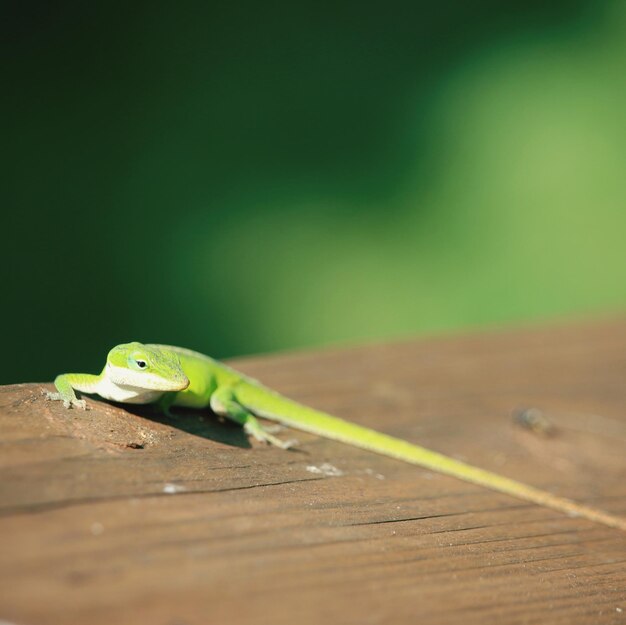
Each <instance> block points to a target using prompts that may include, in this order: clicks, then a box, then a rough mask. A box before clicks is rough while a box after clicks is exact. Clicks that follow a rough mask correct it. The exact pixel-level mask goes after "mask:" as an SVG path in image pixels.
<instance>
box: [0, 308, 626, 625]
mask: <svg viewBox="0 0 626 625" xmlns="http://www.w3.org/2000/svg"><path fill="white" fill-rule="evenodd" d="M193 347H196V348H197V347H200V348H201V346H193ZM232 364H235V365H236V366H237V367H238V368H240V369H241V370H243V371H245V372H246V373H248V374H250V375H252V376H254V377H257V378H259V379H261V380H262V381H264V382H265V383H266V384H268V385H270V386H273V387H274V388H276V389H278V390H280V391H282V392H283V393H285V394H287V395H289V396H290V397H292V398H294V399H296V400H298V401H302V402H304V403H307V404H310V405H313V406H315V407H317V408H320V409H322V410H326V411H328V412H331V413H334V414H337V415H340V416H343V417H345V418H347V419H351V420H354V421H357V422H359V423H361V424H364V425H367V426H371V427H374V428H377V429H379V430H383V431H385V432H387V433H390V434H393V435H396V436H400V437H404V438H407V439H409V440H412V441H415V442H418V443H420V444H422V445H425V446H427V447H431V448H433V449H436V450H438V451H441V452H443V453H446V454H449V455H451V456H454V457H456V458H461V459H463V460H466V461H469V462H471V463H473V464H476V465H479V466H481V467H484V468H487V469H491V470H494V471H497V472H500V473H502V474H505V475H507V476H510V477H513V478H516V479H519V480H522V481H525V482H527V483H530V484H533V485H535V486H539V487H541V488H546V489H549V490H551V491H552V492H555V493H558V494H561V495H564V496H567V497H571V498H574V499H577V500H579V501H581V502H584V503H587V504H589V505H593V506H596V507H600V508H603V509H605V510H608V511H610V512H612V513H614V514H619V515H623V516H626V452H625V450H626V384H625V382H626V321H624V320H617V321H611V322H603V323H596V324H577V325H564V326H561V327H550V328H542V329H526V330H519V331H508V332H502V333H488V334H482V335H472V336H462V337H454V338H450V339H432V340H425V341H417V342H405V343H396V344H389V345H375V346H366V347H354V348H349V349H341V350H325V351H320V352H316V353H303V354H287V355H278V356H271V357H262V358H251V359H242V360H239V361H237V362H234V363H232ZM44 388H51V385H50V384H45V385H42V384H24V385H15V386H5V387H0V621H1V620H2V619H4V620H6V621H8V622H10V623H14V624H15V625H39V624H42V625H61V624H62V625H66V624H72V625H74V624H76V625H82V624H89V625H100V624H103V625H104V624H107V625H108V624H110V623H129V624H133V625H134V624H139V625H142V624H144V623H145V624H151V625H152V624H155V625H201V624H202V625H204V624H207V623H208V624H213V623H215V624H218V623H219V624H222V623H228V624H230V625H239V624H241V625H243V624H265V623H267V624H272V625H282V624H285V625H287V624H293V623H298V624H300V625H307V624H318V623H325V624H328V623H333V624H334V623H339V624H344V623H346V624H348V623H355V624H356V623H359V624H361V623H364V624H367V623H371V624H378V623H417V622H419V623H427V624H431V623H432V624H451V623H459V622H463V623H470V624H472V623H481V624H483V623H499V624H500V623H503V624H517V623H519V624H522V623H523V624H528V625H530V624H533V623H542V624H545V623H555V624H556V623H563V624H572V623H611V624H612V623H620V624H624V623H626V533H624V532H620V531H618V530H614V529H610V528H607V527H603V526H601V525H597V524H594V523H591V522H588V521H585V520H582V519H577V518H569V517H567V516H563V515H561V514H559V513H557V512H554V511H552V510H548V509H544V508H540V507H538V506H534V505H530V504H527V503H524V502H521V501H518V500H516V499H512V498H510V497H508V496H505V495H500V494H497V493H493V492H490V491H487V490H484V489H482V488H479V487H476V486H472V485H470V484H465V483H463V482H460V481H458V480H455V479H452V478H448V477H444V476H440V475H435V474H433V473H430V472H428V471H426V470H420V469H416V468H415V467H412V466H408V465H404V464H402V463H400V462H397V461H393V460H390V459H386V458H382V457H378V456H375V455H373V454H370V453H367V452H364V451H359V450H356V449H352V448H350V447H347V446H345V445H341V444H339V443H332V442H329V441H324V440H320V439H318V438H316V437H314V436H310V435H305V434H298V435H297V437H298V439H299V441H300V446H299V450H298V451H292V452H285V451H281V450H279V449H273V448H268V447H264V446H259V445H256V444H253V445H252V446H251V445H250V444H249V443H248V442H247V440H246V439H245V437H244V436H243V435H242V433H241V431H240V430H239V429H237V428H236V427H235V426H233V425H230V424H223V423H220V422H219V421H218V420H217V419H216V418H215V417H214V416H212V415H210V414H208V413H206V414H194V413H191V412H187V413H181V414H180V415H178V416H177V417H176V418H174V419H164V418H162V417H158V416H156V415H154V414H152V413H151V412H150V411H149V410H147V409H135V408H132V409H131V410H128V409H127V408H123V407H119V406H113V405H110V404H107V403H105V402H102V401H98V400H88V403H89V408H90V410H89V411H87V412H86V413H83V412H80V411H77V410H73V411H69V412H68V411H65V410H64V409H63V408H62V406H60V405H59V404H58V403H51V402H48V401H46V400H45V398H44V396H43V389H44ZM521 408H535V409H537V410H539V411H541V414H542V415H543V416H544V417H545V418H546V419H548V420H549V422H550V424H551V428H550V434H549V435H547V436H541V435H538V434H537V433H536V432H533V431H532V430H528V429H524V428H522V427H520V426H519V425H516V424H515V422H514V420H513V419H512V418H511V415H512V413H513V412H514V411H515V410H519V409H521ZM284 435H286V436H291V433H285V434H284Z"/></svg>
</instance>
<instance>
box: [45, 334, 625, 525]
mask: <svg viewBox="0 0 626 625" xmlns="http://www.w3.org/2000/svg"><path fill="white" fill-rule="evenodd" d="M55 386H56V388H57V393H50V394H49V397H50V398H51V399H55V400H60V401H63V403H64V405H65V406H66V407H67V408H71V407H76V408H82V409H85V408H86V404H85V401H84V400H80V399H78V398H77V397H76V393H75V391H80V392H84V393H93V394H98V395H100V396H101V397H104V398H105V399H109V400H113V401H119V402H126V403H136V404H146V403H158V404H159V405H160V407H161V408H162V409H163V411H164V412H169V409H170V407H172V406H183V407H187V408H195V409H202V408H207V407H210V408H211V409H212V410H213V411H214V412H215V413H216V414H218V415H222V416H224V417H227V418H229V419H232V420H233V421H235V422H237V423H239V424H240V425H242V426H243V428H244V430H245V432H246V433H247V434H248V435H250V436H252V437H254V438H256V439H257V440H260V441H264V442H267V443H270V444H273V445H277V446H278V447H281V448H283V449H284V448H287V447H289V446H290V443H289V442H285V441H282V440H280V439H279V438H277V437H275V436H274V435H273V434H271V433H270V432H268V431H267V430H266V429H265V428H263V426H262V425H261V424H260V422H259V421H258V420H257V418H256V417H257V416H260V417H263V418H267V419H270V420H273V421H276V422H278V423H281V424H284V425H287V426H290V427H293V428H296V429H298V430H302V431H305V432H311V433H313V434H317V435H319V436H323V437H325V438H329V439H332V440H336V441H340V442H342V443H346V444H348V445H353V446H355V447H360V448H363V449H367V450H369V451H373V452H376V453H379V454H382V455H384V456H388V457H391V458H396V459H398V460H403V461H404V462H408V463H411V464H415V465H418V466H421V467H425V468H427V469H431V470H432V471H436V472H439V473H443V474H446V475H450V476H453V477H456V478H459V479H461V480H465V481H467V482H472V483H474V484H478V485H480V486H484V487H486V488H489V489H492V490H496V491H499V492H502V493H506V494H508V495H511V496H513V497H517V498H519V499H524V500H526V501H530V502H533V503H536V504H539V505H542V506H547V507H550V508H553V509H555V510H559V511H561V512H564V513H566V514H569V515H571V516H580V517H584V518H587V519H589V520H591V521H596V522H598V523H603V524H605V525H608V526H611V527H615V528H619V529H622V530H625V531H626V519H623V518H620V517H617V516H614V515H611V514H609V513H607V512H603V511H601V510H597V509H595V508H591V507H589V506H585V505H583V504H579V503H576V502H575V501H572V500H570V499H566V498H563V497H558V496H556V495H553V494H551V493H549V492H547V491H544V490H541V489H538V488H535V487H533V486H529V485H527V484H523V483H522V482H518V481H516V480H512V479H510V478H507V477H504V476H502V475H498V474H496V473H493V472H491V471H486V470H484V469H480V468H478V467H474V466H472V465H469V464H466V463H464V462H461V461H459V460H455V459H453V458H450V457H449V456H445V455H444V454H440V453H438V452H435V451H431V450H429V449H426V448H424V447H420V446H419V445H415V444H413V443H410V442H409V441H406V440H402V439H399V438H395V437H392V436H388V435H387V434H383V433H381V432H377V431H375V430H372V429H369V428H366V427H363V426H360V425H357V424H356V423H352V422H349V421H346V420H344V419H340V418H338V417H334V416H332V415H330V414H326V413H324V412H321V411H319V410H315V409H313V408H309V407H307V406H304V405H302V404H299V403H297V402H294V401H292V400H290V399H287V398H286V397H284V396H282V395H279V394H278V393H276V392H274V391H272V390H271V389H269V388H267V387H265V386H263V385H262V384H261V383H259V382H257V381H256V380H253V379H251V378H249V377H247V376H245V375H243V374H242V373H239V372H238V371H236V370H235V369H232V368H231V367H228V366H227V365H225V364H223V363H221V362H219V361H217V360H214V359H213V358H210V357H209V356H205V355H204V354H201V353H199V352H194V351H192V350H188V349H184V348H181V347H173V346H168V345H154V344H147V345H144V344H141V343H137V342H134V343H126V344H123V345H118V346H116V347H114V348H113V349H112V350H111V351H110V352H109V354H108V357H107V363H106V365H105V367H104V369H103V370H102V373H100V374H99V375H91V374H84V373H67V374H62V375H59V376H57V378H56V379H55Z"/></svg>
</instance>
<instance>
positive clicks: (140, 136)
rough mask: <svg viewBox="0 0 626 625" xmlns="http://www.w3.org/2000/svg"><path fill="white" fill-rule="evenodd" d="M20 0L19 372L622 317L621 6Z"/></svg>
mask: <svg viewBox="0 0 626 625" xmlns="http://www.w3.org/2000/svg"><path fill="white" fill-rule="evenodd" d="M3 11H5V14H4V16H3V18H2V31H3V43H2V49H3V53H2V65H3V68H2V76H3V81H2V83H3V87H2V96H1V101H0V102H1V103H0V107H1V109H0V114H1V118H2V122H1V123H2V146H3V150H2V153H3V165H2V170H3V174H4V176H3V178H4V181H3V183H2V185H1V187H2V188H1V191H0V193H1V194H2V195H1V197H0V201H1V202H2V206H3V215H4V217H3V220H2V223H3V236H2V246H1V247H2V251H1V252H0V254H1V255H2V258H1V260H2V282H3V285H2V287H3V288H2V313H3V324H2V326H1V327H2V346H3V358H2V359H0V382H2V383H8V382H18V381H20V382H21V381H35V380H50V379H52V378H53V377H54V375H55V374H56V373H58V372H62V371H71V370H78V371H81V370H84V371H96V370H98V369H99V367H100V366H101V365H102V364H103V360H104V356H105V353H106V351H107V350H108V349H109V348H110V347H112V346H113V345H114V344H116V343H119V342H124V341H128V340H140V341H146V342H151V341H154V342H166V343H174V344H179V345H183V346H188V347H192V348H194V349H198V350H201V351H205V352H207V353H210V354H212V355H214V356H217V357H228V356H233V355H238V354H250V353H255V352H268V351H274V350H283V349H295V348H308V347H312V346H317V345H322V344H330V343H344V342H359V341H370V340H380V339H386V338H391V337H404V336H416V335H420V334H425V333H434V332H437V333H440V332H448V331H458V330H462V329H465V328H470V327H476V326H486V325H490V324H491V325H493V324H501V323H515V322H522V321H524V322H526V321H530V320H538V319H549V318H557V317H559V318H560V317H568V316H587V315H596V314H607V313H611V312H615V311H619V310H624V307H625V304H626V288H625V278H626V245H625V234H626V200H625V198H626V175H625V165H626V116H625V114H624V111H626V3H624V2H620V1H617V0H615V1H603V0H593V1H583V0H576V1H570V0H560V1H556V2H552V3H544V2H543V1H539V0H537V1H528V0H527V1H517V0H509V1H508V2H504V3H503V2H495V1H487V0H476V1H475V2H469V3H468V2H466V1H464V0H439V2H436V3H433V2H418V1H397V0H390V1H388V2H385V3H380V4H377V3H367V2H343V3H335V2H332V3H331V2H323V1H322V2H319V1H318V2H306V3H297V2H296V3H294V2H286V1H279V2H273V3H260V2H248V1H244V2H236V3H233V2H223V3H206V2H186V3H164V2H145V1H139V2H133V3H115V2H108V3H78V2H74V3H71V2H70V3H67V2H65V3H64V2H46V3H28V2H20V3H17V2H16V3H14V4H13V6H12V7H10V8H6V9H3Z"/></svg>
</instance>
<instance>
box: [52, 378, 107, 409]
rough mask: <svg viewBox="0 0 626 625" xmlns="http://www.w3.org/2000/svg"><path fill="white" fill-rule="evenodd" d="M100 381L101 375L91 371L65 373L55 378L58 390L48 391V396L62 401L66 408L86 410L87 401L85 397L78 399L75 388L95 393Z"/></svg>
mask: <svg viewBox="0 0 626 625" xmlns="http://www.w3.org/2000/svg"><path fill="white" fill-rule="evenodd" d="M99 382H100V376H99V375H92V374H91V373H63V374H61V375H58V376H57V377H56V379H55V380H54V386H55V387H56V389H57V391H58V392H57V393H51V392H49V391H48V392H47V393H46V396H47V398H48V399H51V400H53V401H62V402H63V405H64V406H65V407H66V408H80V409H81V410H86V409H87V403H86V402H85V400H84V399H78V398H77V397H76V393H75V392H74V390H75V389H76V390H78V391H83V392H85V393H95V392H97V386H98V383H99Z"/></svg>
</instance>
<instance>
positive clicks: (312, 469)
mask: <svg viewBox="0 0 626 625" xmlns="http://www.w3.org/2000/svg"><path fill="white" fill-rule="evenodd" d="M306 470H307V471H308V472H309V473H315V474H316V475H325V476H327V477H339V476H341V475H343V471H342V470H341V469H338V468H337V467H335V466H333V465H332V464H330V463H328V462H324V463H323V464H321V465H320V466H319V467H316V466H315V465H313V464H309V465H307V468H306Z"/></svg>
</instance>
